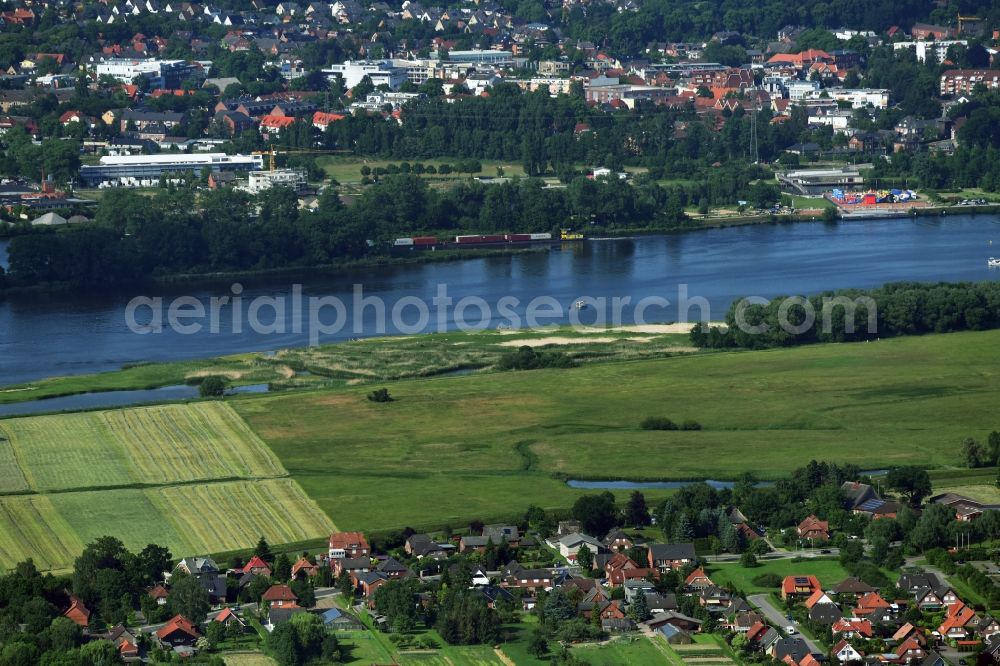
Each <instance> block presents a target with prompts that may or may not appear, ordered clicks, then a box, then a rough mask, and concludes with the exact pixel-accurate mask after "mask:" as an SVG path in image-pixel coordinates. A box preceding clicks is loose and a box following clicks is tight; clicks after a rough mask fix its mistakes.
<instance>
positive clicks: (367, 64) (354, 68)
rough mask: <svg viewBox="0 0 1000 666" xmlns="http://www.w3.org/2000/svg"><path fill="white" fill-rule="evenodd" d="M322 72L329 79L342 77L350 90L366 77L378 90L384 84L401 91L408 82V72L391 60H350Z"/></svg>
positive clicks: (390, 88)
mask: <svg viewBox="0 0 1000 666" xmlns="http://www.w3.org/2000/svg"><path fill="white" fill-rule="evenodd" d="M322 72H323V73H324V74H326V76H327V78H328V79H333V78H334V77H335V76H337V75H340V77H341V78H342V79H343V80H344V85H345V86H347V87H348V88H353V87H355V86H356V85H358V84H359V83H361V80H362V79H363V78H365V77H366V76H367V77H368V78H369V80H370V81H371V82H372V84H373V85H374V86H375V87H376V88H377V87H378V86H380V85H383V84H384V85H387V86H389V90H399V87H400V86H401V85H403V82H405V81H406V70H405V69H403V68H402V67H396V66H395V65H394V64H393V63H392V61H391V60H355V61H351V60H348V61H346V62H342V63H339V64H336V65H330V66H329V67H327V68H326V69H323V70H322Z"/></svg>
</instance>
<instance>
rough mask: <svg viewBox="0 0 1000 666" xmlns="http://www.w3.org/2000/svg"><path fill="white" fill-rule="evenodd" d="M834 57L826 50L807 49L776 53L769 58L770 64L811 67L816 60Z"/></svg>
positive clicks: (801, 67) (832, 59) (829, 60)
mask: <svg viewBox="0 0 1000 666" xmlns="http://www.w3.org/2000/svg"><path fill="white" fill-rule="evenodd" d="M833 61H834V58H833V56H831V55H830V54H829V53H827V52H826V51H820V50H819V49H807V50H805V51H802V52H801V53H775V54H774V55H773V56H771V57H770V58H769V59H768V61H767V62H768V64H770V65H778V64H788V65H793V66H794V67H797V68H799V69H803V68H806V67H811V66H812V64H813V63H814V62H833Z"/></svg>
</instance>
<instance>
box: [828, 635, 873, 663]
mask: <svg viewBox="0 0 1000 666" xmlns="http://www.w3.org/2000/svg"><path fill="white" fill-rule="evenodd" d="M830 654H832V655H833V658H834V659H836V660H837V661H839V662H840V663H842V664H846V663H847V662H849V661H862V660H863V659H864V656H865V655H864V653H863V652H858V650H857V649H856V648H855V647H854V646H853V645H851V644H850V643H848V642H847V639H846V638H841V639H840V640H839V641H837V644H836V645H834V646H833V649H832V650H831V651H830Z"/></svg>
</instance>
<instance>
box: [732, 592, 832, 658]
mask: <svg viewBox="0 0 1000 666" xmlns="http://www.w3.org/2000/svg"><path fill="white" fill-rule="evenodd" d="M747 599H748V600H749V601H750V603H752V604H753V605H754V606H756V607H757V608H759V609H760V610H761V612H762V613H764V617H766V618H767V619H768V621H769V622H770V623H771V624H773V625H774V626H776V627H778V631H780V632H781V633H782V634H783V633H785V632H784V627H787V626H789V625H790V624H792V621H791V620H789V619H788V618H786V617H785V613H784V611H782V610H780V609H778V608H777V607H776V606H775V605H774V604H773V603H771V598H770V596H768V595H766V594H751V595H750V596H749V597H747ZM796 636H799V637H800V638H802V640H804V641H805V642H806V645H807V646H808V647H809V651H810V652H812V653H813V654H823V650H821V649H820V648H819V646H818V645H816V642H815V641H813V640H812V639H811V638H809V637H808V636H806V635H805V634H802V633H797V634H796Z"/></svg>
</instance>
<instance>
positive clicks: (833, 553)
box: [702, 546, 840, 562]
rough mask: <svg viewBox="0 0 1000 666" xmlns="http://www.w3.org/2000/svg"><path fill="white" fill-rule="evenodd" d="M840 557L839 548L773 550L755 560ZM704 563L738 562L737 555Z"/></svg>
mask: <svg viewBox="0 0 1000 666" xmlns="http://www.w3.org/2000/svg"><path fill="white" fill-rule="evenodd" d="M820 550H825V551H827V552H825V553H821V552H820ZM839 555H840V549H839V548H833V547H832V546H831V547H830V548H809V549H805V550H775V551H772V552H770V553H767V554H765V555H760V556H759V557H758V558H757V559H758V560H760V561H761V562H767V561H769V560H791V559H794V558H796V557H804V558H813V557H837V556H839ZM702 559H704V560H705V561H706V562H739V561H740V556H739V555H730V554H725V555H706V556H705V557H703V558H702Z"/></svg>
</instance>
